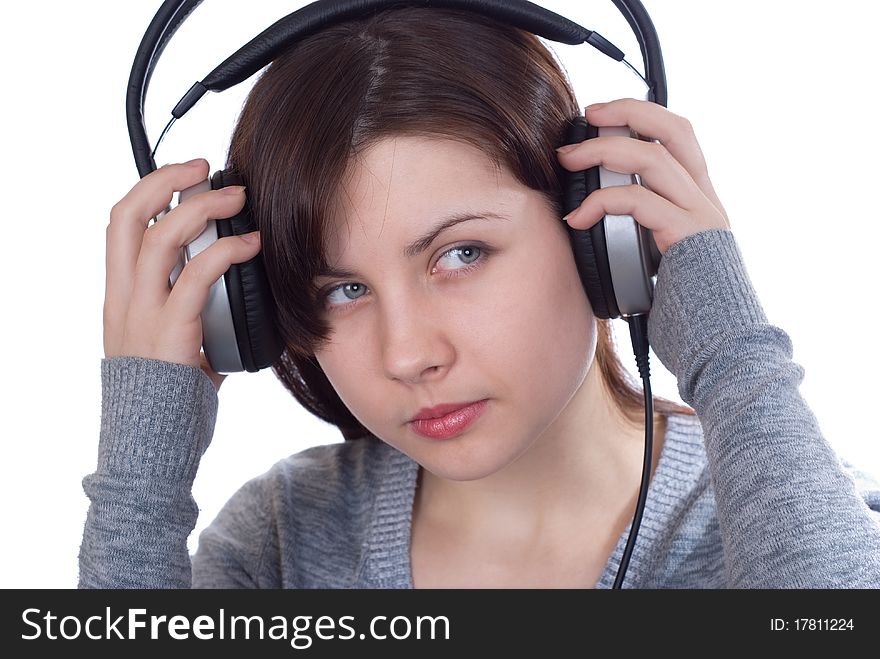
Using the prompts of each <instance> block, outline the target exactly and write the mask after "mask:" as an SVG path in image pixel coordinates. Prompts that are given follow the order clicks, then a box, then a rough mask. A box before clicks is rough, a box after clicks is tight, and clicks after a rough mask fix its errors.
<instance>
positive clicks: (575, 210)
mask: <svg viewBox="0 0 880 659" xmlns="http://www.w3.org/2000/svg"><path fill="white" fill-rule="evenodd" d="M580 209H581V207H580V206H578V207H577V208H575V209H574V210H573V211H572V212H570V213H569V214H568V215H566V216H565V217H563V218H562V221H563V222H568V221H569V220H572V219H573V218H575V217H576V216H577V214H578V211H579V210H580Z"/></svg>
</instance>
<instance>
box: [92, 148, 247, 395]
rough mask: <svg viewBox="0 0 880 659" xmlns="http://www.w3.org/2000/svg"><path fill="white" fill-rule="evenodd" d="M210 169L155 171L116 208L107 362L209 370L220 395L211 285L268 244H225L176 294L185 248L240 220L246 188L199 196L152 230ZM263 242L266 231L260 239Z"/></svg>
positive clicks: (200, 260)
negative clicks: (211, 223) (209, 322)
mask: <svg viewBox="0 0 880 659" xmlns="http://www.w3.org/2000/svg"><path fill="white" fill-rule="evenodd" d="M208 170H209V166H208V162H207V161H206V160H204V159H201V158H200V159H196V160H193V161H190V162H188V163H183V164H169V165H165V166H163V167H160V168H159V169H157V170H156V171H153V172H150V173H149V174H147V175H146V176H145V177H143V178H142V179H141V180H140V181H138V182H137V183H136V184H135V186H134V187H133V188H132V189H131V190H130V191H129V192H128V194H126V195H125V196H124V197H123V198H122V199H121V200H120V201H118V202H117V203H116V205H114V206H113V209H112V210H111V211H110V223H109V224H108V225H107V279H106V288H105V294H104V356H105V357H117V356H123V355H124V356H132V357H144V358H146V359H160V360H163V361H167V362H175V363H178V364H188V365H190V366H194V367H196V368H201V369H202V370H204V371H205V373H207V374H208V376H209V377H210V378H211V381H212V382H213V383H214V387H215V388H216V389H217V390H219V389H220V385H221V384H222V383H223V380H224V379H225V378H226V376H225V375H220V374H219V373H216V372H214V371H213V370H212V369H211V367H210V366H209V365H208V361H207V359H206V358H205V356H204V353H202V351H201V349H202V320H201V313H202V310H203V309H204V307H205V304H206V303H207V301H208V294H209V292H210V288H211V286H212V285H213V284H214V282H216V281H217V280H218V279H219V278H220V277H221V276H223V274H224V273H225V272H226V271H227V270H228V269H229V267H230V265H232V264H233V263H242V262H244V261H247V260H249V259H252V258H253V257H254V256H256V255H257V254H258V253H259V251H260V241H259V239H257V240H256V241H254V242H247V241H246V240H244V239H243V238H242V237H241V236H228V237H226V238H220V239H219V240H217V242H215V243H214V244H212V245H211V246H210V247H208V248H207V249H205V250H203V251H202V252H200V253H199V254H197V255H196V256H195V257H193V258H192V259H191V260H190V261H189V263H187V264H186V266H185V267H184V268H183V270H182V272H181V273H180V276H179V277H178V279H177V281H176V283H175V284H174V287H173V288H171V284H170V277H171V272H172V270H173V269H174V267H175V266H176V265H177V262H178V259H179V258H180V249H181V248H182V247H184V246H186V245H187V244H189V243H191V242H192V241H193V240H195V239H196V238H197V237H198V236H199V234H201V233H202V231H204V230H205V227H206V226H207V222H208V220H209V219H220V218H227V217H232V216H234V215H236V214H237V213H238V212H239V211H240V210H241V209H242V207H243V206H244V202H245V195H244V188H241V187H238V186H230V187H226V188H223V189H222V190H209V191H208V192H202V193H200V194H196V195H193V196H192V197H190V198H189V199H187V200H186V201H184V202H183V203H181V204H179V205H178V206H176V207H175V208H173V209H172V210H171V212H169V213H167V214H166V215H164V216H163V217H162V219H161V220H160V221H158V222H156V223H154V224H153V225H152V226H149V227H148V226H147V225H148V224H149V222H150V219H151V218H153V217H155V216H156V215H158V214H159V213H160V212H161V211H163V210H164V209H165V208H167V207H168V205H169V204H170V203H171V198H172V196H173V194H174V192H175V191H178V192H179V191H181V190H185V189H186V188H188V187H191V186H193V185H195V184H196V183H199V182H200V181H204V180H205V179H206V178H207V176H208ZM250 235H255V236H257V237H258V236H259V233H258V232H255V233H254V234H250Z"/></svg>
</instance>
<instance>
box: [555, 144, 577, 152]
mask: <svg viewBox="0 0 880 659" xmlns="http://www.w3.org/2000/svg"><path fill="white" fill-rule="evenodd" d="M576 146H577V144H566V145H565V146H561V147H559V148H558V149H556V152H557V153H568V152H569V151H571V150H572V149H574V148H575V147H576Z"/></svg>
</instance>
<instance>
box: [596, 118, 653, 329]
mask: <svg viewBox="0 0 880 659" xmlns="http://www.w3.org/2000/svg"><path fill="white" fill-rule="evenodd" d="M598 130H599V137H607V136H621V137H635V138H637V139H641V138H640V137H639V135H638V133H636V132H635V131H632V130H631V129H630V128H629V127H628V126H599V127H598ZM633 184H636V185H641V184H642V181H641V177H640V176H639V175H638V174H623V173H620V172H615V171H612V170H610V169H605V167H603V166H601V165H600V166H599V185H600V187H602V188H610V187H612V186H615V185H633ZM602 224H603V228H604V231H605V245H606V248H607V252H608V266H609V269H610V270H611V276H612V279H613V280H614V296H615V298H616V300H617V307H618V309H620V314H621V315H622V316H633V315H636V314H642V313H647V312H648V311H650V309H651V302H652V301H653V299H654V281H653V279H652V277H654V275H656V274H657V269H658V268H659V267H660V260H661V258H662V255H661V254H660V250H659V249H657V243H656V242H655V241H654V234H653V233H652V232H651V231H650V230H649V229H646V228H645V227H643V226H642V225H641V224H639V223H638V222H637V221H636V220H635V219H634V218H633V217H632V215H606V216H605V218H604V222H603V223H602Z"/></svg>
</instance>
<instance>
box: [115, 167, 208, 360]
mask: <svg viewBox="0 0 880 659" xmlns="http://www.w3.org/2000/svg"><path fill="white" fill-rule="evenodd" d="M207 172H208V163H207V161H205V160H202V159H200V160H197V161H196V163H195V164H194V165H187V164H173V165H165V166H163V167H161V168H159V169H157V170H156V171H154V172H150V173H149V174H147V175H146V176H145V177H144V178H142V179H141V180H140V181H138V182H137V183H136V184H135V186H134V187H133V188H132V189H131V190H129V192H128V193H127V194H126V195H125V196H124V197H123V198H122V199H121V200H120V201H119V202H117V203H116V205H114V206H113V209H112V210H111V211H110V222H109V224H108V225H107V238H106V269H105V286H104V322H105V348H106V340H107V338H108V330H109V333H110V334H111V335H112V336H113V337H116V338H118V334H119V331H118V330H121V327H122V323H123V322H124V319H125V315H126V312H127V310H128V304H129V300H131V295H132V288H133V285H134V270H135V266H136V264H137V259H138V255H139V254H140V251H141V243H142V241H143V237H144V230H145V229H146V227H147V223H148V222H149V221H150V219H151V218H152V217H154V216H156V215H158V214H159V212H160V211H162V210H164V209H165V208H166V207H167V206H168V204H169V203H170V202H171V197H172V195H173V193H174V191H175V190H183V189H185V188H187V187H189V186H191V185H195V184H196V183H198V182H199V181H201V180H204V179H205V177H206V176H207ZM113 340H114V339H111V341H113Z"/></svg>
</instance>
